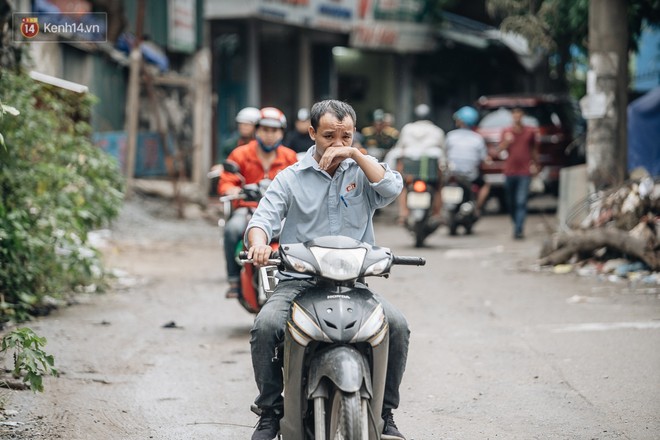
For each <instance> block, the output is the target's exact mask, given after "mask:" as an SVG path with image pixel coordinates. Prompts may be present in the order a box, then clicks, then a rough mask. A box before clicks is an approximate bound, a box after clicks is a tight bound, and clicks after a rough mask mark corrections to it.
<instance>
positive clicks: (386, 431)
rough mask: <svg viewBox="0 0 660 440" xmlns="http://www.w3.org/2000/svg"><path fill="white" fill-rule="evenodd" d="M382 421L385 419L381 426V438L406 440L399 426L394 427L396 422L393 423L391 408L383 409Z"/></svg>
mask: <svg viewBox="0 0 660 440" xmlns="http://www.w3.org/2000/svg"><path fill="white" fill-rule="evenodd" d="M383 421H385V426H383V435H382V436H381V437H380V438H381V439H382V440H406V438H405V437H404V436H403V434H401V433H400V432H399V428H397V427H396V423H394V415H393V414H392V410H391V409H388V410H385V412H384V413H383Z"/></svg>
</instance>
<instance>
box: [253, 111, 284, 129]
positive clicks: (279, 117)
mask: <svg viewBox="0 0 660 440" xmlns="http://www.w3.org/2000/svg"><path fill="white" fill-rule="evenodd" d="M259 125H262V126H264V127H273V128H281V129H285V128H286V116H284V113H282V111H281V110H279V109H276V108H275V107H264V108H262V109H261V118H260V119H259Z"/></svg>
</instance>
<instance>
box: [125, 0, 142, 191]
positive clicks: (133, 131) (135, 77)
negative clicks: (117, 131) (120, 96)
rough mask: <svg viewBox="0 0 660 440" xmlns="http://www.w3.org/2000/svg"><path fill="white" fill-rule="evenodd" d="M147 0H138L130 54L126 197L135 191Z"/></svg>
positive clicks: (127, 100)
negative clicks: (133, 39)
mask: <svg viewBox="0 0 660 440" xmlns="http://www.w3.org/2000/svg"><path fill="white" fill-rule="evenodd" d="M146 1H147V0H138V5H137V22H136V26H135V27H136V29H135V46H134V47H133V48H132V49H131V53H130V56H129V59H130V66H129V76H128V90H127V94H126V95H127V96H126V116H125V117H126V198H130V197H131V196H132V192H133V179H134V177H135V155H136V154H137V135H138V116H139V109H140V76H141V70H142V51H141V50H140V43H142V31H143V26H144V12H145V7H146Z"/></svg>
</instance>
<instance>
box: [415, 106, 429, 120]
mask: <svg viewBox="0 0 660 440" xmlns="http://www.w3.org/2000/svg"><path fill="white" fill-rule="evenodd" d="M430 114H431V107H429V106H428V105H426V104H419V105H418V106H417V107H415V116H416V117H417V119H427V118H428V117H429V115H430Z"/></svg>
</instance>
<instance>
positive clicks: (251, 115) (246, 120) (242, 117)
mask: <svg viewBox="0 0 660 440" xmlns="http://www.w3.org/2000/svg"><path fill="white" fill-rule="evenodd" d="M260 118H261V112H260V111H259V109H258V108H256V107H245V108H244V109H242V110H241V111H240V112H238V113H237V114H236V122H238V123H239V124H252V125H257V122H259V119H260Z"/></svg>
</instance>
